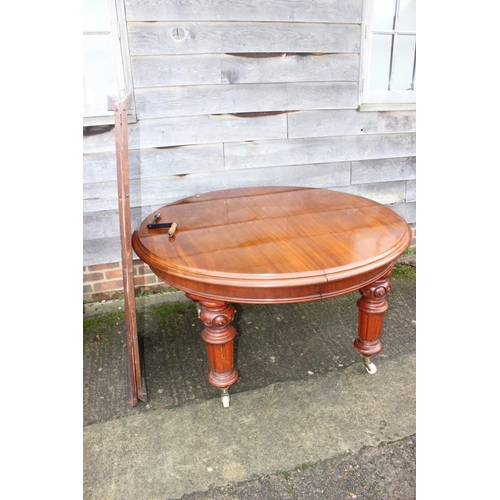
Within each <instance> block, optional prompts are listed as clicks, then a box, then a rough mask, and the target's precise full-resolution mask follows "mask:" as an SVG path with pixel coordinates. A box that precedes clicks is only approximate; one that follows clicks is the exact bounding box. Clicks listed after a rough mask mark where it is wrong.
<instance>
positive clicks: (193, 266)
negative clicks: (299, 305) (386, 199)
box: [132, 187, 411, 303]
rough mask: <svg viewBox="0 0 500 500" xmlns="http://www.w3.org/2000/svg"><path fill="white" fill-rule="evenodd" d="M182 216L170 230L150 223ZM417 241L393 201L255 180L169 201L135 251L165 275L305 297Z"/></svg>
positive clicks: (223, 289)
mask: <svg viewBox="0 0 500 500" xmlns="http://www.w3.org/2000/svg"><path fill="white" fill-rule="evenodd" d="M155 214H160V215H161V219H159V220H158V223H164V222H177V223H178V229H177V231H176V233H175V235H174V236H173V237H172V238H169V236H168V234H167V233H168V229H148V228H147V225H148V224H149V223H151V222H152V219H153V216H154V215H155ZM410 242H411V232H410V228H409V227H408V224H407V223H406V222H405V221H404V220H403V219H402V218H401V217H400V216H399V215H398V214H396V213H395V212H394V211H393V210H391V209H390V208H388V207H386V206H384V205H382V204H380V203H377V202H375V201H371V200H369V199H367V198H363V197H360V196H356V195H352V194H347V193H342V192H339V191H331V190H327V189H316V188H303V187H253V188H238V189H227V190H222V191H212V192H208V193H203V194H199V195H196V196H191V197H189V198H185V199H182V200H179V201H177V202H174V203H170V204H168V205H166V206H164V207H162V208H160V209H159V210H156V211H155V212H154V213H153V214H151V215H150V216H149V217H147V218H146V219H145V220H144V221H143V222H142V224H141V225H140V226H139V228H138V229H137V230H136V231H135V232H134V234H133V238H132V244H133V247H134V250H135V252H136V254H137V255H138V256H139V257H140V258H141V259H142V260H143V261H144V262H146V263H147V264H149V266H150V267H151V269H152V271H153V272H154V273H155V274H156V275H157V276H158V277H160V278H161V279H162V280H163V281H165V282H166V283H169V284H170V285H172V286H174V287H176V288H179V289H180V290H183V291H185V292H188V293H189V294H194V295H196V296H199V297H203V298H208V299H217V300H224V301H229V302H250V303H265V302H273V303H279V302H297V301H306V300H316V299H320V298H325V297H330V296H334V295H339V294H341V293H346V292H349V291H352V290H355V289H359V288H361V287H362V286H364V285H365V284H368V283H370V282H373V281H374V280H376V279H377V278H378V277H380V276H382V275H384V274H387V271H388V270H390V269H391V268H392V266H393V265H394V262H395V261H396V259H397V258H398V257H399V256H400V255H401V254H403V253H404V252H405V250H406V249H407V248H408V246H409V244H410Z"/></svg>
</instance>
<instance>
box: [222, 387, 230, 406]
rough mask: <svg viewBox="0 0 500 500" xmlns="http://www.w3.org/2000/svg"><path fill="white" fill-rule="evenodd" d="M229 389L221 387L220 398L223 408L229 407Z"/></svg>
mask: <svg viewBox="0 0 500 500" xmlns="http://www.w3.org/2000/svg"><path fill="white" fill-rule="evenodd" d="M228 391H229V389H228V388H225V389H222V395H221V400H222V406H223V407H224V408H229V392H228Z"/></svg>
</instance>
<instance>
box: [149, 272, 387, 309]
mask: <svg viewBox="0 0 500 500" xmlns="http://www.w3.org/2000/svg"><path fill="white" fill-rule="evenodd" d="M150 267H151V266H150ZM393 267H394V262H391V263H390V264H385V265H384V266H382V267H378V268H375V269H371V270H369V271H364V272H362V273H360V274H358V275H355V276H349V277H345V278H341V279H338V280H328V278H327V277H326V276H325V281H324V282H320V283H312V284H311V283H306V284H304V285H299V284H297V283H296V282H295V283H294V284H293V285H292V286H284V285H279V286H276V285H274V286H273V284H272V282H270V284H269V286H266V285H265V284H262V282H260V283H259V285H258V286H249V285H248V283H245V284H244V285H238V284H235V285H228V284H227V283H224V284H220V283H216V282H207V281H196V280H193V279H187V278H183V277H180V276H177V275H172V274H169V273H168V271H164V270H161V269H156V268H154V267H151V271H152V272H153V273H154V274H155V275H156V276H158V278H160V279H161V280H162V281H164V282H165V283H167V284H169V285H171V286H173V287H174V288H177V289H179V290H181V291H183V292H185V293H188V294H193V295H197V296H199V297H205V298H207V299H213V300H220V301H224V302H232V303H236V304H245V303H247V304H269V303H271V304H284V303H294V302H310V301H313V300H320V299H326V298H330V297H336V296H339V295H343V294H346V293H350V292H353V291H355V290H359V289H360V288H363V287H364V286H366V285H368V284H370V283H373V282H374V281H376V280H377V279H379V278H380V277H382V276H390V274H391V271H392V268H393Z"/></svg>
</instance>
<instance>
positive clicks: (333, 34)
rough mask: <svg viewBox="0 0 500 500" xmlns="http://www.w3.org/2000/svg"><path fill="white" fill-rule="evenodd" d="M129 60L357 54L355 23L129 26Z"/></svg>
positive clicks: (358, 36) (182, 23)
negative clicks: (252, 54) (180, 56)
mask: <svg viewBox="0 0 500 500" xmlns="http://www.w3.org/2000/svg"><path fill="white" fill-rule="evenodd" d="M128 38H129V46H130V55H131V56H150V55H168V54H220V53H248V52H320V53H325V52H326V53H332V52H338V53H358V52H359V50H360V40H361V28H360V26H359V25H358V24H328V23H321V24H308V23H268V22H265V23H238V24H235V23H231V22H228V23H189V22H176V23H169V22H156V23H129V24H128Z"/></svg>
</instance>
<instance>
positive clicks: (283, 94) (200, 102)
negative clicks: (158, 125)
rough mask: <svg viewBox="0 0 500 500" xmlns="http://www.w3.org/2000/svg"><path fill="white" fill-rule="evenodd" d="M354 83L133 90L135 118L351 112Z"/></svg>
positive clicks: (354, 96)
mask: <svg viewBox="0 0 500 500" xmlns="http://www.w3.org/2000/svg"><path fill="white" fill-rule="evenodd" d="M357 88H358V86H357V83H355V82H333V83H326V82H315V83H267V84H241V85H240V84H235V85H202V86H195V87H164V88H161V89H137V90H136V92H135V99H136V109H137V115H138V117H139V119H151V118H160V117H170V116H192V115H209V114H223V113H255V112H274V111H289V110H301V109H345V108H351V109H355V108H356V107H357V105H358V101H357V99H358V95H357Z"/></svg>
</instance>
